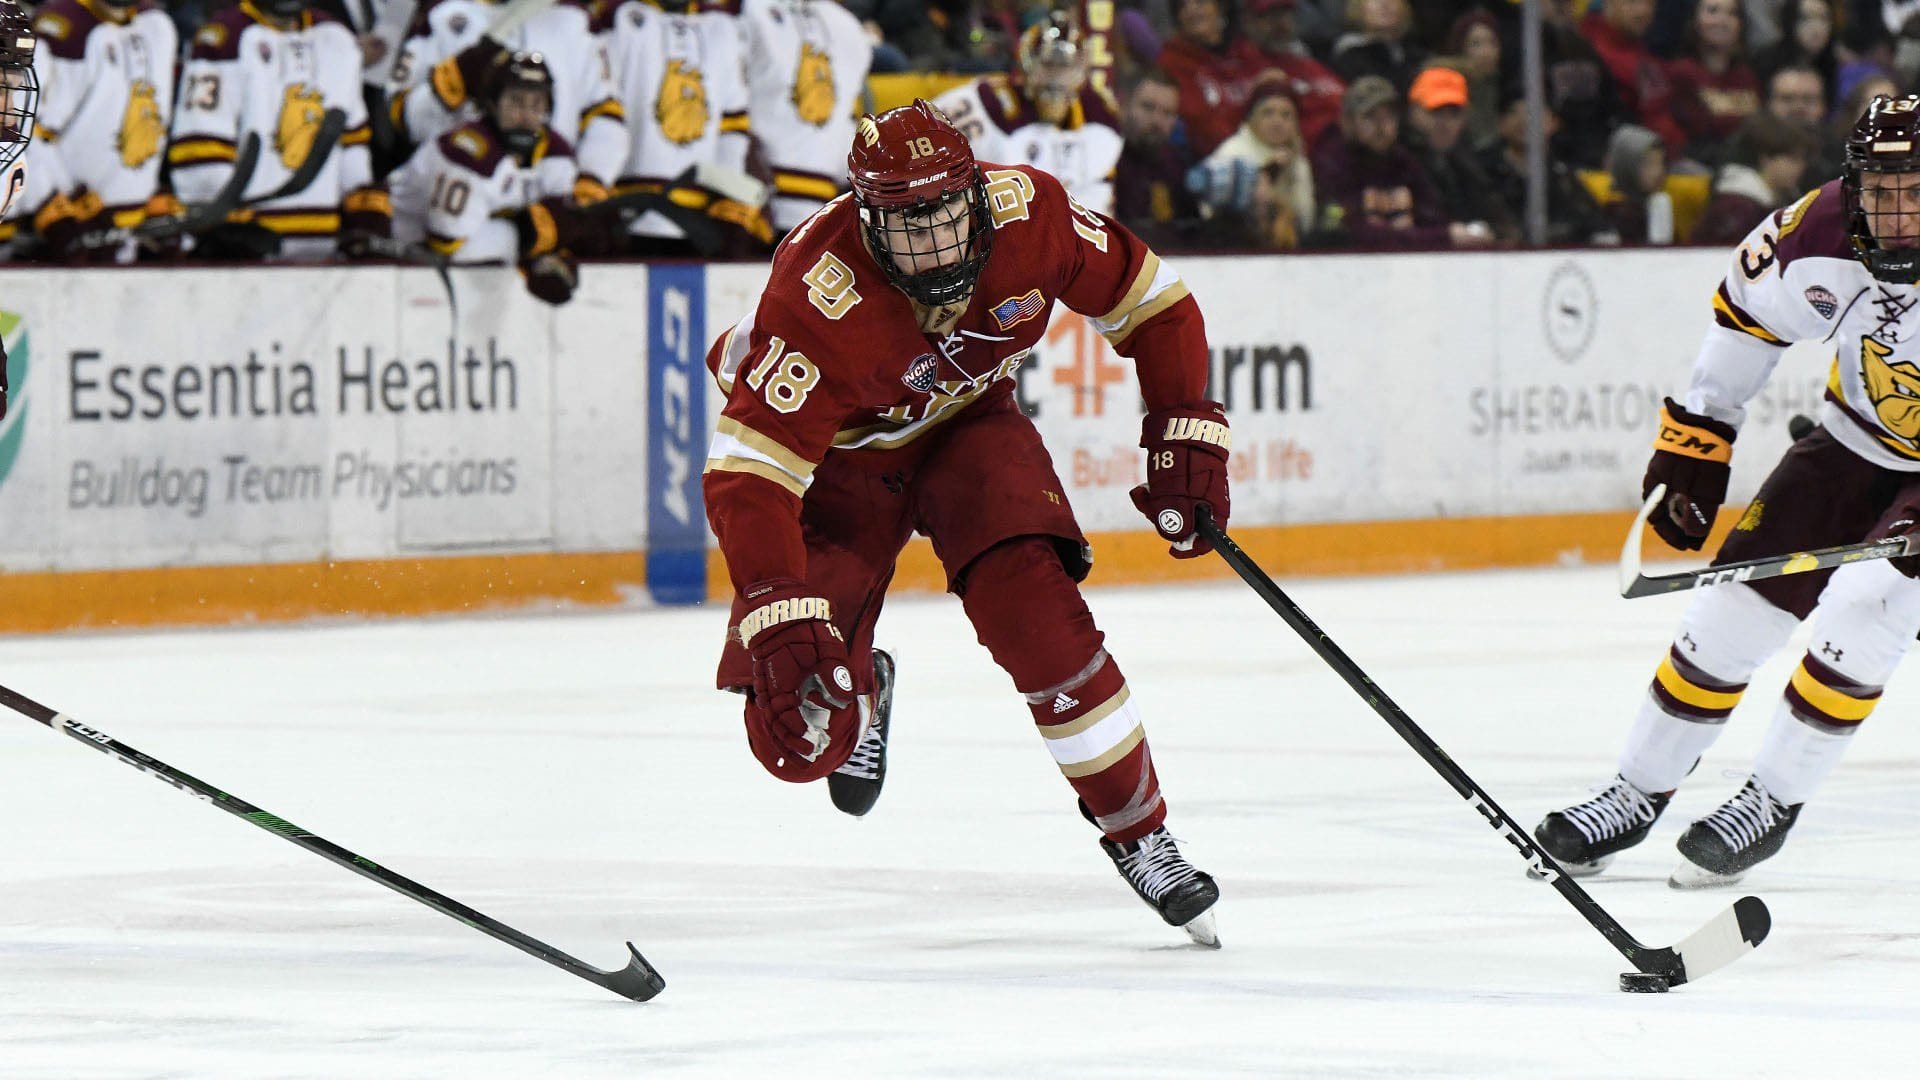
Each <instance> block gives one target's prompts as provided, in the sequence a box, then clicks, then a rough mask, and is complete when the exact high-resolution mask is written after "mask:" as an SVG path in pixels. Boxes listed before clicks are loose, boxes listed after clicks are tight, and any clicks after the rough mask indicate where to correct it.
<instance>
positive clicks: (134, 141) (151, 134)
mask: <svg viewBox="0 0 1920 1080" xmlns="http://www.w3.org/2000/svg"><path fill="white" fill-rule="evenodd" d="M166 140H167V122H166V120H165V118H163V117H162V116H161V115H160V101H159V94H158V92H157V91H155V90H154V88H153V84H152V83H151V82H148V81H147V80H145V79H137V80H135V81H134V84H133V86H132V87H131V88H130V89H129V90H128V91H127V108H126V111H125V112H123V113H122V114H121V115H120V132H119V134H117V135H115V136H114V139H113V148H114V149H115V150H117V151H119V152H120V164H122V165H125V166H126V167H127V168H129V169H135V168H139V167H140V166H141V165H144V164H146V163H147V162H148V161H150V160H152V159H153V156H154V155H155V154H158V153H159V152H160V147H161V146H162V145H164V144H165V142H166Z"/></svg>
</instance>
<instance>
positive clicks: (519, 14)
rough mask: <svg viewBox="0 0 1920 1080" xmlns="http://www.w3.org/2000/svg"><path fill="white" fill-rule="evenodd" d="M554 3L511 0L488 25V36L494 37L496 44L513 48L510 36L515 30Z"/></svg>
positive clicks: (537, 0) (551, 0) (548, 0)
mask: <svg viewBox="0 0 1920 1080" xmlns="http://www.w3.org/2000/svg"><path fill="white" fill-rule="evenodd" d="M554 3H555V0H510V2H509V3H508V4H507V5H506V6H505V7H502V8H501V9H500V14H499V17H498V18H496V19H494V20H493V22H491V23H489V24H488V25H487V30H486V36H487V37H489V38H491V39H493V41H494V42H495V43H496V44H500V45H505V46H507V47H509V48H511V47H512V46H513V42H512V41H510V40H509V38H510V37H511V36H512V35H513V32H514V31H515V30H518V29H520V26H521V24H523V23H525V22H526V21H527V20H528V19H531V18H533V17H534V16H535V15H538V14H540V13H541V12H543V11H545V10H547V9H548V8H550V7H552V6H553V5H554Z"/></svg>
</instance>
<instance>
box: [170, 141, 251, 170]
mask: <svg viewBox="0 0 1920 1080" xmlns="http://www.w3.org/2000/svg"><path fill="white" fill-rule="evenodd" d="M237 156H239V152H238V151H237V150H235V149H234V145H233V143H232V141H230V140H228V139H218V138H214V137H213V136H211V135H193V136H189V137H187V138H184V139H178V140H175V142H174V144H173V145H172V146H169V147H167V163H168V164H170V165H205V164H208V163H209V162H216V161H232V160H233V159H234V158H235V157H237Z"/></svg>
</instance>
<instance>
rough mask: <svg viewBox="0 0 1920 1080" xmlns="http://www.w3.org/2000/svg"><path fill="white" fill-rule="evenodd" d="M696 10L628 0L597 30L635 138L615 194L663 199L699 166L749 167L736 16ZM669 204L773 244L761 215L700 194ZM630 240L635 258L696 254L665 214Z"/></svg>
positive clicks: (670, 1) (642, 223) (639, 225)
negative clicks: (675, 183)
mask: <svg viewBox="0 0 1920 1080" xmlns="http://www.w3.org/2000/svg"><path fill="white" fill-rule="evenodd" d="M692 8H693V4H692V3H691V2H690V0H646V2H642V0H626V2H625V3H622V4H619V5H618V6H616V7H615V8H614V9H613V13H612V15H611V16H610V17H608V18H607V19H606V21H605V25H604V27H603V28H602V29H601V31H600V38H601V42H602V47H603V48H604V49H605V50H606V55H607V59H608V61H609V63H610V64H611V66H612V70H613V79H614V86H615V89H616V90H617V91H618V92H619V94H620V104H621V105H622V106H623V107H625V109H626V114H627V127H628V129H629V130H630V131H631V132H632V136H633V142H632V145H631V147H630V148H629V151H628V154H627V159H626V162H625V163H624V164H623V165H622V166H621V169H620V178H619V181H618V183H617V184H616V185H615V186H614V190H615V191H616V192H617V193H619V194H622V195H626V194H630V193H636V192H654V191H661V190H664V189H665V188H667V187H668V186H670V183H671V181H672V180H673V179H674V178H675V177H678V176H679V175H680V174H681V173H682V172H683V171H685V170H686V169H687V168H689V167H691V166H694V165H697V164H700V163H703V162H706V163H713V164H717V165H719V166H720V167H722V168H724V169H729V170H734V171H744V170H745V168H746V164H747V152H748V150H749V149H750V147H751V143H752V138H751V135H750V130H751V128H750V123H749V120H748V114H747V81H746V73H745V71H744V70H743V68H742V57H741V51H740V30H739V27H738V25H737V24H736V23H735V21H734V17H733V16H731V15H727V14H724V13H721V12H717V11H708V12H695V11H693V10H692ZM673 198H674V199H675V201H677V202H681V203H683V204H684V205H686V206H687V208H688V209H694V210H700V209H704V210H705V211H706V212H707V213H708V214H709V215H711V216H712V217H714V218H716V219H718V220H720V221H722V222H725V223H727V224H728V225H730V226H734V227H736V231H737V232H739V233H742V234H744V235H745V236H746V237H751V239H752V240H753V241H754V242H757V243H758V244H761V245H765V244H768V243H770V242H771V241H772V230H771V227H770V226H769V225H768V224H767V221H766V217H765V214H764V213H763V212H762V210H761V208H759V207H755V206H748V205H747V204H745V203H742V202H738V201H736V200H733V199H729V198H726V197H724V196H722V195H721V194H720V193H718V192H714V191H708V190H705V189H703V188H698V187H692V188H684V187H683V188H680V189H677V190H675V191H674V193H673ZM632 232H633V240H634V243H633V249H632V250H634V252H635V253H637V254H642V255H676V254H687V253H690V251H689V250H688V249H687V247H686V245H685V242H684V240H683V237H684V235H685V234H684V233H683V232H682V231H681V229H680V227H679V226H678V225H675V224H674V223H673V222H671V221H668V220H667V219H666V217H664V216H663V215H661V214H659V213H648V214H644V215H642V216H641V217H640V218H639V219H638V220H636V221H635V222H634V223H633V228H632ZM763 249H764V248H763Z"/></svg>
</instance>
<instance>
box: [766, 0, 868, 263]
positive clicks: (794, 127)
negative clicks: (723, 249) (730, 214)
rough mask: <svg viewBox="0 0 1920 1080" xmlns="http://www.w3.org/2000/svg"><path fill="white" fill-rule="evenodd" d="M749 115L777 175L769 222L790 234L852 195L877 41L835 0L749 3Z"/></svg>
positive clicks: (774, 228)
mask: <svg viewBox="0 0 1920 1080" xmlns="http://www.w3.org/2000/svg"><path fill="white" fill-rule="evenodd" d="M740 26H741V31H742V33H743V34H744V35H745V37H746V50H747V98H748V102H749V104H748V108H747V112H748V115H749V116H750V117H751V118H752V122H753V137H754V139H755V140H757V141H758V142H759V144H760V153H761V155H762V156H763V157H764V158H765V159H766V163H767V166H768V167H769V168H770V169H772V171H773V200H772V203H771V205H770V208H769V214H768V216H769V217H770V218H771V220H772V223H773V231H774V232H775V233H776V234H778V233H785V232H786V231H787V230H789V229H791V228H793V227H794V226H796V225H798V224H800V223H801V222H802V221H805V220H806V219H807V218H808V217H809V216H810V215H812V214H813V212H814V211H816V210H818V209H820V208H821V207H822V206H824V205H826V203H827V202H828V200H830V199H832V198H834V197H835V196H836V195H839V194H840V193H841V192H843V191H845V190H847V161H846V158H847V147H848V146H849V145H850V144H852V142H853V119H854V113H855V112H856V111H857V105H858V103H859V99H860V93H861V91H862V89H864V88H865V86H866V81H867V70H868V69H869V68H870V67H872V65H873V42H872V41H871V40H870V39H869V38H868V37H867V32H866V30H865V29H863V28H862V27H861V25H860V20H859V19H857V18H855V17H854V16H853V13H852V12H850V11H848V10H847V9H846V8H844V7H842V6H841V5H840V4H838V3H836V2H835V0H746V2H745V3H743V4H742V5H741V6H740Z"/></svg>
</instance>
